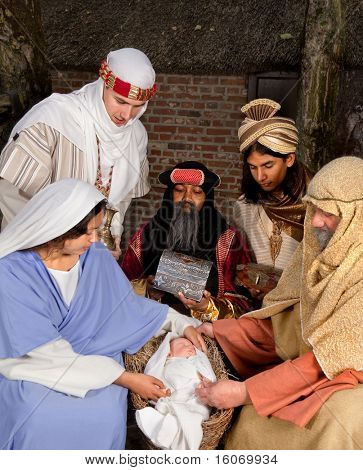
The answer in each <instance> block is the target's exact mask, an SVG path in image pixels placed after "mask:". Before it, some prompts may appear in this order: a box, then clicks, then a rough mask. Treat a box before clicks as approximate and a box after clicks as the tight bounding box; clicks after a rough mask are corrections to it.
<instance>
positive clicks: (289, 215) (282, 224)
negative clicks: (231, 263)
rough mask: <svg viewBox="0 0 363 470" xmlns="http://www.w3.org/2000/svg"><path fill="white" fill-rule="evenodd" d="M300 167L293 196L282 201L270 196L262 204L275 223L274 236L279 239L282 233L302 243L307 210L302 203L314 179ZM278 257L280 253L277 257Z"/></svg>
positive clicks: (305, 169)
mask: <svg viewBox="0 0 363 470" xmlns="http://www.w3.org/2000/svg"><path fill="white" fill-rule="evenodd" d="M298 165H299V172H298V174H299V177H298V181H299V183H298V185H297V186H296V188H294V190H293V194H292V195H291V196H284V197H283V198H282V199H278V198H276V197H274V196H272V195H268V198H267V199H265V200H263V201H261V204H262V207H263V209H264V211H265V212H266V214H267V216H268V217H269V219H270V220H271V221H272V223H273V233H272V236H275V237H277V236H278V235H279V234H280V233H281V231H282V232H285V233H286V234H287V235H289V236H290V237H292V238H293V239H294V240H296V241H298V242H301V240H302V238H303V234H304V218H305V210H306V207H305V204H304V203H303V202H302V198H303V196H304V195H305V192H306V188H307V186H308V184H309V182H310V180H311V178H312V173H311V172H310V171H309V170H308V169H307V168H306V167H305V166H304V165H303V164H302V163H298ZM280 238H281V237H280ZM281 241H282V240H281ZM275 243H276V242H275ZM271 255H272V250H271ZM277 256H278V253H277V255H276V257H277ZM273 259H274V258H273ZM275 259H276V258H275Z"/></svg>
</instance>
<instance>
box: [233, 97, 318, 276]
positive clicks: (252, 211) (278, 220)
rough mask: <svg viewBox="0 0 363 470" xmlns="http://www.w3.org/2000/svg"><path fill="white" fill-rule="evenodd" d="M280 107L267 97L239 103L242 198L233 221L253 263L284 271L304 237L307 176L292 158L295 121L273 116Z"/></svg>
mask: <svg viewBox="0 0 363 470" xmlns="http://www.w3.org/2000/svg"><path fill="white" fill-rule="evenodd" d="M279 109H280V105H279V104H278V103H276V102H275V101H272V100H269V99H257V100H254V101H251V102H250V103H248V104H246V105H245V106H243V107H242V113H243V115H244V120H243V121H242V124H241V127H240V128H239V131H238V137H239V140H240V144H241V145H240V151H241V152H242V155H243V175H242V196H241V197H240V198H239V199H238V201H237V202H236V204H235V207H234V222H235V225H236V227H237V228H238V229H239V230H241V231H243V232H245V233H246V235H247V237H248V241H249V244H250V246H251V249H252V251H253V252H254V254H255V257H256V260H257V263H260V264H264V265H268V266H272V267H276V268H278V269H284V268H285V266H286V264H287V263H288V262H289V260H290V259H291V256H292V255H293V253H294V251H295V249H296V247H297V246H298V244H299V242H300V241H301V240H302V237H303V226H304V216H305V207H304V205H303V203H302V197H303V196H304V194H305V192H306V186H307V183H308V182H309V180H310V178H311V176H312V175H311V173H310V172H309V170H308V169H307V168H306V167H304V165H303V164H302V163H299V162H298V161H297V159H296V155H295V152H296V146H297V143H298V131H297V129H296V127H295V122H294V121H293V120H292V119H288V118H284V117H279V116H275V114H276V112H277V111H278V110H279Z"/></svg>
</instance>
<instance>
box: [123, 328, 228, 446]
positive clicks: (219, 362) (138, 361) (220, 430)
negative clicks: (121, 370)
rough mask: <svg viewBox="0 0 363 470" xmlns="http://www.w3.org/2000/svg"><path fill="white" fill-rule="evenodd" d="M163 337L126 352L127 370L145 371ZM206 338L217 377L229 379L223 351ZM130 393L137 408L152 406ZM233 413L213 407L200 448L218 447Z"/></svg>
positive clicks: (148, 441)
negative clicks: (135, 351)
mask: <svg viewBox="0 0 363 470" xmlns="http://www.w3.org/2000/svg"><path fill="white" fill-rule="evenodd" d="M163 339H164V336H159V337H158V338H152V339H151V340H150V341H148V342H147V343H146V344H145V346H144V347H143V348H142V349H140V351H138V352H137V353H136V354H133V355H129V354H125V367H126V370H128V371H129V372H139V373H142V372H144V368H145V366H146V364H147V362H148V360H149V359H150V357H151V356H152V355H153V354H154V352H155V351H156V350H157V348H158V347H159V346H160V344H161V343H162V341H163ZM204 339H205V343H206V345H207V348H208V359H209V360H210V363H211V365H212V368H213V370H214V373H215V375H216V377H217V379H218V380H221V379H228V375H227V372H226V369H225V366H224V363H223V359H222V356H221V353H220V352H219V350H218V348H217V346H216V344H215V341H214V340H212V339H210V338H208V337H205V338H204ZM130 395H131V402H132V405H133V407H134V409H135V410H141V409H142V408H145V406H150V404H149V403H148V401H147V400H145V399H144V398H141V397H140V395H138V394H137V393H134V392H131V393H130ZM232 414H233V409H229V410H217V409H215V408H213V409H212V411H211V414H210V417H209V419H208V420H207V421H204V423H203V424H202V428H203V439H202V442H201V444H200V447H199V449H200V450H213V449H215V448H216V447H217V445H218V443H219V441H220V439H221V437H222V436H223V434H224V433H225V432H226V430H227V428H228V425H229V423H230V421H231V418H232ZM145 440H146V442H147V445H148V447H149V448H150V449H157V447H155V446H154V444H152V442H151V441H150V440H149V439H147V438H146V437H145Z"/></svg>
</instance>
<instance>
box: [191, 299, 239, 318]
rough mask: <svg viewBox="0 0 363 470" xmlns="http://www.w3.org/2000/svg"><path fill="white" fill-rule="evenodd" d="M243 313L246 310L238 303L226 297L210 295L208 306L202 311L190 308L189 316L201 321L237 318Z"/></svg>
mask: <svg viewBox="0 0 363 470" xmlns="http://www.w3.org/2000/svg"><path fill="white" fill-rule="evenodd" d="M245 313H246V311H245V310H244V309H243V308H242V307H241V306H240V305H239V304H238V303H235V302H231V301H230V300H229V299H228V298H227V297H223V298H221V297H217V298H216V297H211V299H210V301H209V304H208V307H207V309H206V310H205V311H204V312H199V311H196V310H192V309H191V310H190V314H191V316H192V317H193V318H196V319H197V320H200V321H201V322H213V321H216V320H222V319H226V318H239V317H241V316H242V315H244V314H245Z"/></svg>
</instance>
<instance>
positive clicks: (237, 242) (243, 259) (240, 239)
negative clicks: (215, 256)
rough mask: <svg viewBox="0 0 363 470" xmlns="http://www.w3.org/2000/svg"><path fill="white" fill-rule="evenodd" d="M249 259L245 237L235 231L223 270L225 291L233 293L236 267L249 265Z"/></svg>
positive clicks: (250, 257) (249, 252) (249, 251)
mask: <svg viewBox="0 0 363 470" xmlns="http://www.w3.org/2000/svg"><path fill="white" fill-rule="evenodd" d="M251 259H252V256H251V250H250V248H249V246H248V243H247V239H246V237H245V236H242V235H241V234H240V233H239V232H237V231H236V232H235V235H234V238H233V242H232V243H231V247H230V249H229V252H228V255H227V258H226V261H225V264H224V268H223V275H224V287H225V291H227V292H234V290H235V288H234V278H235V276H236V268H237V265H238V264H246V263H250V262H251Z"/></svg>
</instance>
